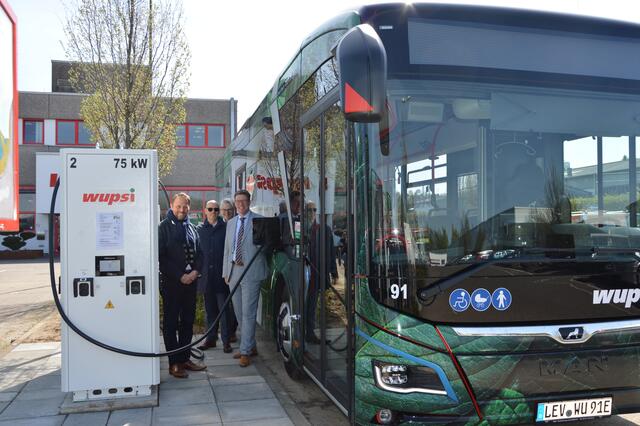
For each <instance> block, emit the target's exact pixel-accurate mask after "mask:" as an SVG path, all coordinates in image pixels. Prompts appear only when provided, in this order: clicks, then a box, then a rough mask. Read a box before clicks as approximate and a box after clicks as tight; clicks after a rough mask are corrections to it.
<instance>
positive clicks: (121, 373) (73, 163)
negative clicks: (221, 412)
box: [59, 148, 160, 401]
mask: <svg viewBox="0 0 640 426" xmlns="http://www.w3.org/2000/svg"><path fill="white" fill-rule="evenodd" d="M60 157H61V168H60V170H61V177H60V184H61V186H60V189H61V194H60V197H59V200H60V201H61V209H60V212H61V214H60V219H61V221H60V248H61V257H60V259H61V281H60V295H61V303H62V307H63V308H64V311H65V312H66V314H67V316H68V317H69V319H70V320H71V321H72V322H73V324H75V325H76V326H77V327H78V328H79V329H81V330H82V331H83V332H85V333H86V334H88V335H90V336H92V337H93V338H95V339H97V340H99V341H101V342H104V343H106V344H108V345H112V346H116V347H119V348H123V349H126V350H130V351H137V352H149V353H157V352H158V350H159V342H160V332H159V327H158V324H159V312H158V292H159V290H158V241H157V234H158V233H157V230H158V219H159V207H158V190H157V182H158V166H157V155H156V151H153V150H102V149H86V148H85V149H62V150H61V151H60ZM61 331H62V391H63V392H73V400H74V401H86V400H91V399H105V398H114V397H124V396H145V395H150V394H151V387H152V386H153V385H157V384H158V383H159V382H160V361H159V359H158V358H157V357H146V358H145V357H134V356H128V355H122V354H119V353H115V352H111V351H108V350H106V349H103V348H101V347H99V346H96V345H94V344H92V343H90V342H88V341H86V340H85V339H84V338H82V337H81V336H79V335H78V334H76V333H75V332H74V331H73V330H71V329H70V328H69V326H68V325H67V324H66V323H65V322H63V323H62V329H61Z"/></svg>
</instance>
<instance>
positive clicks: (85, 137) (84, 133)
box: [78, 121, 93, 145]
mask: <svg viewBox="0 0 640 426" xmlns="http://www.w3.org/2000/svg"><path fill="white" fill-rule="evenodd" d="M78 144H79V145H93V143H92V142H91V132H90V131H89V128H88V127H87V126H85V125H84V123H83V122H82V121H79V122H78Z"/></svg>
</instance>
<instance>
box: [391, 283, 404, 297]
mask: <svg viewBox="0 0 640 426" xmlns="http://www.w3.org/2000/svg"><path fill="white" fill-rule="evenodd" d="M390 290H391V298H392V299H394V300H395V299H398V298H400V293H402V298H403V299H405V300H406V298H407V285H406V284H402V286H400V285H399V284H391V289H390Z"/></svg>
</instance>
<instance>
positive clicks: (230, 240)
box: [222, 211, 269, 284]
mask: <svg viewBox="0 0 640 426" xmlns="http://www.w3.org/2000/svg"><path fill="white" fill-rule="evenodd" d="M246 217H247V219H245V222H244V238H243V239H242V260H243V262H244V264H245V267H246V266H247V265H248V264H249V262H250V261H251V258H252V257H253V256H254V255H255V254H256V252H257V251H258V248H259V247H258V246H256V245H254V244H253V219H254V218H258V217H263V216H261V215H259V214H257V213H253V212H251V211H249V213H247V216H246ZM238 220H240V219H239V216H238V215H236V216H234V217H232V218H231V219H229V222H227V235H226V238H225V241H224V259H223V263H222V277H223V278H226V279H227V280H228V281H229V284H235V280H237V279H238V278H239V277H240V274H238V273H237V271H236V272H234V274H233V276H232V275H231V272H232V270H233V269H234V264H233V260H234V259H233V247H234V246H235V243H236V242H235V237H236V226H237V223H238ZM241 269H242V268H241ZM268 273H269V270H268V268H267V258H266V256H265V253H264V252H263V253H260V255H259V256H258V257H257V258H256V260H254V261H253V264H252V265H251V268H250V269H249V271H247V273H246V274H245V276H244V280H245V281H262V280H264V279H265V278H267V275H268ZM230 278H231V279H230Z"/></svg>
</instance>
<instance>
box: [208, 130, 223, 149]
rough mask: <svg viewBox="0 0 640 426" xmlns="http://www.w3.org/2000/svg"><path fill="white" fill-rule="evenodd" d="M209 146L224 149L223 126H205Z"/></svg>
mask: <svg viewBox="0 0 640 426" xmlns="http://www.w3.org/2000/svg"><path fill="white" fill-rule="evenodd" d="M207 133H208V136H209V146H212V147H215V148H224V126H207Z"/></svg>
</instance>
